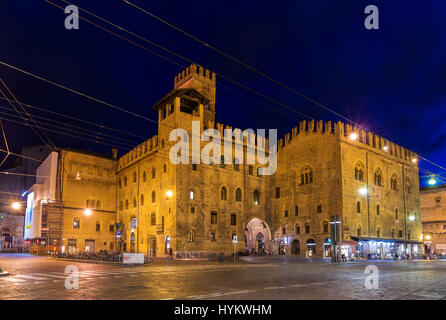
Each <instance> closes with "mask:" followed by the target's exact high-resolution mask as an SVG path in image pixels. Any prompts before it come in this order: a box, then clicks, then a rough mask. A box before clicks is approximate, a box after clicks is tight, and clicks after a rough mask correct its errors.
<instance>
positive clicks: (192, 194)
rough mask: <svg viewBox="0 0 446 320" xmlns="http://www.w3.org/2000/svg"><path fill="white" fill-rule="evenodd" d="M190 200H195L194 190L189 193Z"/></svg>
mask: <svg viewBox="0 0 446 320" xmlns="http://www.w3.org/2000/svg"><path fill="white" fill-rule="evenodd" d="M189 199H190V200H193V199H195V192H194V190H190V191H189Z"/></svg>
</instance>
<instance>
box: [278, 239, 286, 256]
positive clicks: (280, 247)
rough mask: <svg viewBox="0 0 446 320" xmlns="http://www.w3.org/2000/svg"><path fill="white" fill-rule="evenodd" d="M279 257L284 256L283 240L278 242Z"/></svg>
mask: <svg viewBox="0 0 446 320" xmlns="http://www.w3.org/2000/svg"><path fill="white" fill-rule="evenodd" d="M279 255H285V242H284V241H283V240H280V241H279Z"/></svg>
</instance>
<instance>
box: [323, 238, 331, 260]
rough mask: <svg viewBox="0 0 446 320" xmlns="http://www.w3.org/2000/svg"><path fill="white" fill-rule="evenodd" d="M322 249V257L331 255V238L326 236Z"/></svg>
mask: <svg viewBox="0 0 446 320" xmlns="http://www.w3.org/2000/svg"><path fill="white" fill-rule="evenodd" d="M323 249H324V258H329V257H331V239H330V238H327V239H325V240H324V244H323Z"/></svg>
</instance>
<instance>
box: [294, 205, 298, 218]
mask: <svg viewBox="0 0 446 320" xmlns="http://www.w3.org/2000/svg"><path fill="white" fill-rule="evenodd" d="M294 215H295V216H296V217H297V216H298V215H299V206H295V207H294Z"/></svg>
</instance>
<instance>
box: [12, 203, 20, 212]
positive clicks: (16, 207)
mask: <svg viewBox="0 0 446 320" xmlns="http://www.w3.org/2000/svg"><path fill="white" fill-rule="evenodd" d="M20 207H21V206H20V202H17V201H16V202H13V203H12V208H13V209H14V210H19V209H20Z"/></svg>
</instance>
